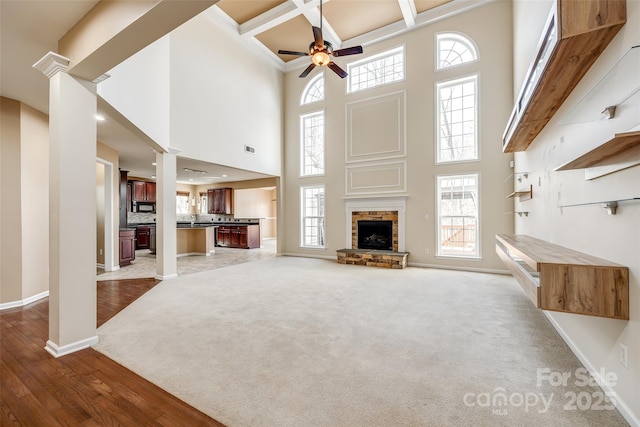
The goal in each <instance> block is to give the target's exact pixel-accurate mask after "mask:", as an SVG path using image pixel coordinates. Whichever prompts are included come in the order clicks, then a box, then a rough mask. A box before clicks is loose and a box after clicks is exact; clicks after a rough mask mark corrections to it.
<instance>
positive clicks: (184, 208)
mask: <svg viewBox="0 0 640 427" xmlns="http://www.w3.org/2000/svg"><path fill="white" fill-rule="evenodd" d="M176 212H177V213H179V214H188V213H189V193H187V192H184V191H178V192H176Z"/></svg>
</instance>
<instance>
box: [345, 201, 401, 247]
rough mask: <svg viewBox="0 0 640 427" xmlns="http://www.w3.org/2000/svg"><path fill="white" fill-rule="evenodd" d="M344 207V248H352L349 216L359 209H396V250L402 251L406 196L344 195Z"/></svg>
mask: <svg viewBox="0 0 640 427" xmlns="http://www.w3.org/2000/svg"><path fill="white" fill-rule="evenodd" d="M344 200H345V208H346V219H347V220H346V224H347V226H346V244H347V246H346V248H347V249H353V246H352V239H351V237H352V236H351V217H352V215H353V212H359V211H397V212H398V251H400V252H404V251H405V247H404V230H405V213H406V210H407V196H394V197H387V196H385V197H366V198H363V197H353V198H351V197H345V198H344Z"/></svg>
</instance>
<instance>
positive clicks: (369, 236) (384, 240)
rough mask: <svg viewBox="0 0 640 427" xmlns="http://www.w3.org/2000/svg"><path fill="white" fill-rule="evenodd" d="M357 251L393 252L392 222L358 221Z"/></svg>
mask: <svg viewBox="0 0 640 427" xmlns="http://www.w3.org/2000/svg"><path fill="white" fill-rule="evenodd" d="M358 249H377V250H385V251H391V250H393V222H392V221H380V220H373V221H367V220H361V221H358Z"/></svg>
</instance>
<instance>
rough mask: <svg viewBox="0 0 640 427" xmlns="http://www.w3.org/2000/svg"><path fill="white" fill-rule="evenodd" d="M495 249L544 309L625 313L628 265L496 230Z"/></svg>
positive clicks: (618, 316) (619, 315) (620, 316)
mask: <svg viewBox="0 0 640 427" xmlns="http://www.w3.org/2000/svg"><path fill="white" fill-rule="evenodd" d="M496 253H497V254H498V256H499V257H500V258H501V259H502V261H503V262H504V264H505V265H506V266H507V268H508V269H509V270H510V271H511V272H512V273H513V276H514V277H515V278H516V280H517V281H518V282H519V283H520V286H521V287H522V289H523V290H524V293H525V294H526V295H527V296H528V297H529V299H531V301H533V303H534V304H535V305H536V307H538V308H541V309H543V310H551V311H562V312H565V313H575V314H585V315H589V316H600V317H610V318H613V319H623V320H628V319H629V269H628V268H627V267H624V266H622V265H618V264H614V263H612V262H609V261H606V260H603V259H600V258H596V257H594V256H591V255H587V254H584V253H581V252H577V251H574V250H571V249H567V248H564V247H562V246H558V245H554V244H553V243H549V242H545V241H543V240H540V239H536V238H534V237H530V236H525V235H521V234H497V235H496Z"/></svg>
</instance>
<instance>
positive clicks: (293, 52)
mask: <svg viewBox="0 0 640 427" xmlns="http://www.w3.org/2000/svg"><path fill="white" fill-rule="evenodd" d="M278 53H279V54H280V55H296V56H309V52H296V51H294V50H282V49H280V50H279V51H278Z"/></svg>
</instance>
